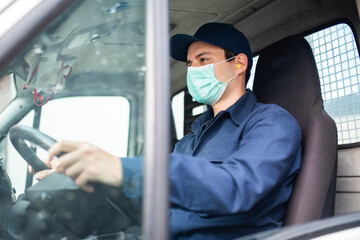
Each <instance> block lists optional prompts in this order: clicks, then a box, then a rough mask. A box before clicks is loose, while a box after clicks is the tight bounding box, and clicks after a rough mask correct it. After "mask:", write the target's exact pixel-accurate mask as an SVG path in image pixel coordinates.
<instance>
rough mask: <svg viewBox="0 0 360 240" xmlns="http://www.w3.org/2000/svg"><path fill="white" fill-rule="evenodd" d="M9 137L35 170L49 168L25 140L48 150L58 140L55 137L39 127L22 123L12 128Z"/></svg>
mask: <svg viewBox="0 0 360 240" xmlns="http://www.w3.org/2000/svg"><path fill="white" fill-rule="evenodd" d="M9 137H10V141H11V143H12V144H13V146H14V148H15V149H16V151H18V153H19V154H20V155H21V156H22V157H23V158H24V160H25V161H26V162H27V163H28V164H29V165H30V166H31V167H32V168H33V169H34V170H35V172H39V171H42V170H47V169H49V167H48V166H46V165H45V164H44V162H43V161H41V160H40V159H39V157H38V156H37V155H36V154H35V153H34V151H32V150H31V148H30V147H29V146H28V145H27V144H26V143H25V140H27V141H29V142H31V143H34V144H36V145H37V146H39V147H41V148H43V149H45V150H48V149H49V148H50V147H51V146H52V145H53V144H54V143H55V142H56V140H55V139H53V138H51V137H49V136H48V135H46V134H44V133H42V132H40V131H39V130H38V129H35V128H31V127H28V126H21V125H17V126H13V127H12V128H10V131H9Z"/></svg>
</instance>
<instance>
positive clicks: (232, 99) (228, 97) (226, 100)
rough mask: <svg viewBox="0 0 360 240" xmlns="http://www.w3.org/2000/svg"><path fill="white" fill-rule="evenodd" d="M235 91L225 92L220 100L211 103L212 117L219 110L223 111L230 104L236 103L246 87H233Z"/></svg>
mask: <svg viewBox="0 0 360 240" xmlns="http://www.w3.org/2000/svg"><path fill="white" fill-rule="evenodd" d="M234 90H235V91H232V92H230V93H227V92H225V93H224V95H223V96H222V97H221V98H220V100H219V101H218V102H217V103H215V104H214V105H212V108H213V111H214V117H215V116H216V115H217V114H218V113H219V112H221V111H224V110H226V109H228V108H229V107H230V106H232V105H233V104H234V103H236V101H237V100H239V98H241V97H242V96H243V95H244V94H245V93H246V89H245V87H241V88H238V89H234Z"/></svg>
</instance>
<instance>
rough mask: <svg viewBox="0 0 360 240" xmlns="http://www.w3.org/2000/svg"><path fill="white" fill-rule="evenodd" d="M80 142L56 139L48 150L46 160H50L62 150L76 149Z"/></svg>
mask: <svg viewBox="0 0 360 240" xmlns="http://www.w3.org/2000/svg"><path fill="white" fill-rule="evenodd" d="M80 145H81V142H77V141H58V142H56V143H55V144H54V145H52V146H51V147H50V148H49V150H48V153H49V155H48V161H49V162H50V161H51V160H52V159H53V158H54V157H55V156H57V155H59V154H60V153H62V152H71V151H74V150H75V149H77V148H78V147H79V146H80Z"/></svg>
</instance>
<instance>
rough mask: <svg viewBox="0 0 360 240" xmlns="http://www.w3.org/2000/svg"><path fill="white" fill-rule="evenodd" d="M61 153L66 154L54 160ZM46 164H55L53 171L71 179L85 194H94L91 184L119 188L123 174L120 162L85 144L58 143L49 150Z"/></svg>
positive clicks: (114, 157) (116, 158) (72, 142)
mask: <svg viewBox="0 0 360 240" xmlns="http://www.w3.org/2000/svg"><path fill="white" fill-rule="evenodd" d="M61 152H66V154H64V155H62V156H61V157H60V161H58V162H56V163H55V162H54V161H56V158H54V157H55V156H56V155H58V154H60V153H61ZM47 162H49V163H51V165H53V164H55V170H56V171H57V172H59V173H64V174H65V175H67V176H69V177H71V178H72V179H73V180H74V181H75V183H76V184H77V185H79V186H80V187H81V188H82V189H84V190H85V191H87V192H94V190H95V189H94V186H93V185H91V184H90V183H91V182H100V183H104V184H107V185H111V186H115V187H120V186H121V185H122V180H123V174H122V165H121V160H120V159H119V158H118V157H116V156H113V155H111V154H109V153H107V152H105V151H103V150H101V149H100V148H97V147H95V146H93V145H91V144H89V143H86V142H74V141H59V142H57V143H55V144H54V145H53V146H52V147H51V148H50V149H49V156H48V160H47Z"/></svg>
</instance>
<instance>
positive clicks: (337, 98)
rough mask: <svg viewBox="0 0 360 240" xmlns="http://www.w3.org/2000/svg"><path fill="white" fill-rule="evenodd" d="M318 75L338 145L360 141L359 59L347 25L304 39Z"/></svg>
mask: <svg viewBox="0 0 360 240" xmlns="http://www.w3.org/2000/svg"><path fill="white" fill-rule="evenodd" d="M306 40H307V41H308V42H309V44H310V46H311V47H312V49H313V53H314V56H315V61H316V64H317V68H318V71H319V77H320V84H321V92H322V97H323V100H324V107H325V110H326V111H327V113H328V114H329V115H330V116H331V117H332V118H333V119H334V121H335V122H336V126H337V129H338V143H339V144H345V143H355V142H359V140H360V94H359V74H360V59H359V52H358V49H357V44H356V41H355V38H354V34H353V32H352V30H351V28H350V27H349V25H347V24H344V23H342V24H337V25H335V26H332V27H329V28H326V29H323V30H321V31H318V32H315V33H313V34H311V35H309V36H307V37H306Z"/></svg>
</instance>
